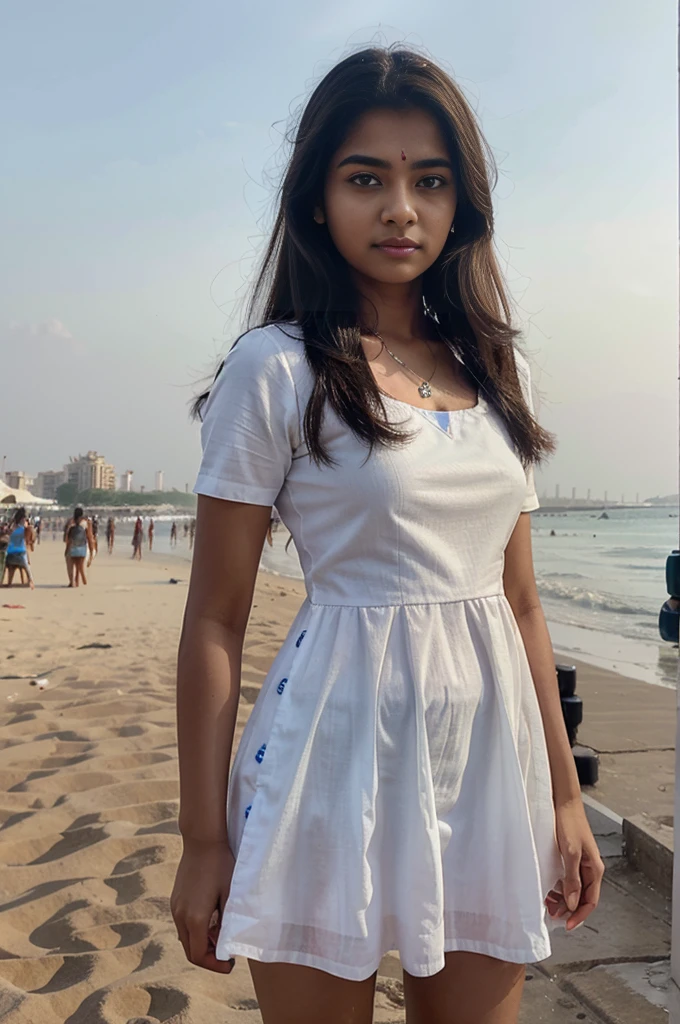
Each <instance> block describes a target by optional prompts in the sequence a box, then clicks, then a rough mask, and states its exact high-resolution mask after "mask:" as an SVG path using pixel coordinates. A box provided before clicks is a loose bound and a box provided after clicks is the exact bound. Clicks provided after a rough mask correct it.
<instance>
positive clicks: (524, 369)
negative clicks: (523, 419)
mask: <svg viewBox="0 0 680 1024" xmlns="http://www.w3.org/2000/svg"><path fill="white" fill-rule="evenodd" d="M515 362H516V364H517V374H518V376H519V382H520V385H521V387H522V392H523V393H524V398H525V400H526V403H527V405H528V407H529V411H530V412H531V414H532V416H533V415H535V411H534V398H533V392H532V390H531V370H530V368H529V363H528V362H527V360H526V359H525V357H524V356H523V355H521V354H520V353H519V352H517V351H515ZM525 472H526V480H527V488H526V492H525V494H524V501H523V503H522V512H535V511H536V509H537V508H540V507H541V506H540V502H539V500H538V495H537V494H536V485H535V483H534V467H533V466H527V467H526V470H525Z"/></svg>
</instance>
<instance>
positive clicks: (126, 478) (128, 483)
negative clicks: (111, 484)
mask: <svg viewBox="0 0 680 1024" xmlns="http://www.w3.org/2000/svg"><path fill="white" fill-rule="evenodd" d="M132 477H133V470H131V469H126V470H125V472H124V473H121V475H120V489H121V491H131V490H132Z"/></svg>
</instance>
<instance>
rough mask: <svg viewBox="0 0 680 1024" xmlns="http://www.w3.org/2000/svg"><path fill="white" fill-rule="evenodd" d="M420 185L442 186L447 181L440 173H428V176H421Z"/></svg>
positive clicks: (429, 187)
mask: <svg viewBox="0 0 680 1024" xmlns="http://www.w3.org/2000/svg"><path fill="white" fill-rule="evenodd" d="M419 184H420V185H424V187H425V188H427V189H435V188H441V186H442V185H445V184H446V182H445V181H444V179H443V178H440V177H439V175H438V174H428V175H427V177H426V178H421V180H420V182H419Z"/></svg>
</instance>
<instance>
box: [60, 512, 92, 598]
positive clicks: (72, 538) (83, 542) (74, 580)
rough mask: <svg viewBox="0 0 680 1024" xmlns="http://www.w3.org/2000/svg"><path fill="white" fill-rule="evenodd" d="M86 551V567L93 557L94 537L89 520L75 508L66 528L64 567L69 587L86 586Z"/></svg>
mask: <svg viewBox="0 0 680 1024" xmlns="http://www.w3.org/2000/svg"><path fill="white" fill-rule="evenodd" d="M88 551H89V553H90V557H89V560H88V563H87V567H88V569H89V567H90V566H91V565H92V558H93V555H94V537H93V534H92V526H91V525H90V521H89V519H87V518H86V517H85V513H84V512H83V510H82V508H76V509H75V510H74V512H73V519H72V520H71V522H70V523H69V524H68V526H67V528H66V550H65V556H66V565H67V569H68V576H69V584H68V585H69V587H78V586H80V583H81V582H82V584H83V586H87V577H86V576H85V559H86V558H87V554H88Z"/></svg>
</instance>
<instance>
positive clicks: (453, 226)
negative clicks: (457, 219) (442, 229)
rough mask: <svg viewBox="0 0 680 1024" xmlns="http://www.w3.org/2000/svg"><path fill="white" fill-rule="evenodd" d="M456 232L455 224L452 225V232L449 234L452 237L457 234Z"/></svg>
mask: <svg viewBox="0 0 680 1024" xmlns="http://www.w3.org/2000/svg"><path fill="white" fill-rule="evenodd" d="M455 232H456V225H455V224H452V225H451V230H450V231H449V234H450V235H453V234H455Z"/></svg>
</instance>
